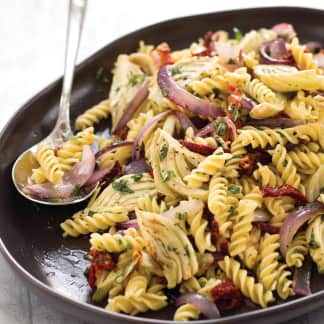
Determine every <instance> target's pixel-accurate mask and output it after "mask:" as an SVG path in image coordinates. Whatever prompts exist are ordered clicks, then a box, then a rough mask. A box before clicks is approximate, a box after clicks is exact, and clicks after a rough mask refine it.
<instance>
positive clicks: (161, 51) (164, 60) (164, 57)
mask: <svg viewBox="0 0 324 324" xmlns="http://www.w3.org/2000/svg"><path fill="white" fill-rule="evenodd" d="M152 56H153V59H154V61H155V63H156V64H157V65H158V66H159V67H161V66H164V65H167V64H173V59H172V57H171V49H170V46H169V44H168V43H167V42H163V43H161V44H160V45H158V46H157V47H156V49H155V50H154V51H153V53H152Z"/></svg>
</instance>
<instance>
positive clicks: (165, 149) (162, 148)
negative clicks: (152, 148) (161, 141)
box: [160, 145, 168, 162]
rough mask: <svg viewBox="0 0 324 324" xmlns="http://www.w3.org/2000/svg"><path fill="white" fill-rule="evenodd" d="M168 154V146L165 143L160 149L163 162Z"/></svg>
mask: <svg viewBox="0 0 324 324" xmlns="http://www.w3.org/2000/svg"><path fill="white" fill-rule="evenodd" d="M167 155H168V147H167V146H165V145H163V146H162V147H161V149H160V161H161V162H162V161H163V160H164V159H165V158H166V157H167Z"/></svg>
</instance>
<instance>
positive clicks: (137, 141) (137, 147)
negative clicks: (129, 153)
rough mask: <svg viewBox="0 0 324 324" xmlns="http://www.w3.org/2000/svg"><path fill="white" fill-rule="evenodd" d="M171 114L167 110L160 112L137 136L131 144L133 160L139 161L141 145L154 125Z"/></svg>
mask: <svg viewBox="0 0 324 324" xmlns="http://www.w3.org/2000/svg"><path fill="white" fill-rule="evenodd" d="M171 113H173V112H172V111H171V110H167V111H164V112H161V113H160V114H158V115H156V116H154V117H153V118H152V119H151V120H150V121H149V122H148V123H147V124H146V125H145V126H144V127H143V128H142V129H141V130H140V131H139V132H138V134H137V136H136V138H135V140H134V144H133V160H139V159H140V157H141V150H142V143H143V139H144V137H145V135H146V134H147V133H148V132H150V131H151V130H152V129H153V128H154V127H155V125H156V124H157V123H158V122H159V121H160V120H162V119H163V118H165V117H166V116H168V115H169V114H171Z"/></svg>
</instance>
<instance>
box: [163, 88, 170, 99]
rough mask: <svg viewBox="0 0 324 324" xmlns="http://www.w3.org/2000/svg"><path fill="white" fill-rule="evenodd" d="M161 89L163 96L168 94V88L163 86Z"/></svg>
mask: <svg viewBox="0 0 324 324" xmlns="http://www.w3.org/2000/svg"><path fill="white" fill-rule="evenodd" d="M161 91H162V96H163V97H167V96H168V95H169V90H168V88H163V89H162V90H161Z"/></svg>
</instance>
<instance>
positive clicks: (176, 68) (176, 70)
mask: <svg viewBox="0 0 324 324" xmlns="http://www.w3.org/2000/svg"><path fill="white" fill-rule="evenodd" d="M181 69H182V66H180V65H179V66H174V67H173V68H172V69H171V74H172V75H176V74H180V73H181Z"/></svg>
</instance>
